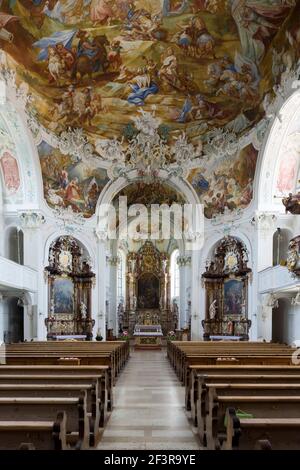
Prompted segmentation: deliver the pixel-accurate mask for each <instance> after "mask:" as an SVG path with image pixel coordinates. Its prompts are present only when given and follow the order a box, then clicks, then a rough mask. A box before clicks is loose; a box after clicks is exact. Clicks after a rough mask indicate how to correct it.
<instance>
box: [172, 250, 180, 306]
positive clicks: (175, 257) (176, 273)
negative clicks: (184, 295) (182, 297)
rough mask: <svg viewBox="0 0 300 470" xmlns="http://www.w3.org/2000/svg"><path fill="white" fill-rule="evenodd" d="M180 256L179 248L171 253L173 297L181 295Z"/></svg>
mask: <svg viewBox="0 0 300 470" xmlns="http://www.w3.org/2000/svg"><path fill="white" fill-rule="evenodd" d="M178 256H179V250H174V251H173V253H172V254H171V266H170V276H171V298H172V299H174V298H175V297H179V291H180V289H179V284H180V281H179V266H178V263H177V260H178Z"/></svg>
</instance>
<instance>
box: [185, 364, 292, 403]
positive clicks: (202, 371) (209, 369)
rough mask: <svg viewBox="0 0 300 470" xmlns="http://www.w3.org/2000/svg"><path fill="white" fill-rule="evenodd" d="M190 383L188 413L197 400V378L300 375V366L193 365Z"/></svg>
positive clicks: (188, 385)
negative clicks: (204, 376)
mask: <svg viewBox="0 0 300 470" xmlns="http://www.w3.org/2000/svg"><path fill="white" fill-rule="evenodd" d="M189 370H190V372H189V381H188V383H186V385H185V407H186V409H187V410H188V411H190V410H191V408H192V403H193V402H194V403H195V401H196V400H197V385H198V383H197V376H198V375H200V376H202V375H211V374H218V375H227V376H228V375H244V374H247V375H250V374H251V375H260V374H262V375H270V374H271V375H273V374H277V375H282V374H288V375H300V366H296V365H281V366H279V365H273V364H272V365H266V364H265V365H260V364H259V365H255V364H249V365H247V364H246V365H242V366H241V365H233V364H231V365H225V364H224V365H217V366H207V365H192V366H190V367H189Z"/></svg>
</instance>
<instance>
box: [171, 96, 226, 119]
mask: <svg viewBox="0 0 300 470" xmlns="http://www.w3.org/2000/svg"><path fill="white" fill-rule="evenodd" d="M225 116H226V110H224V109H223V108H222V107H221V106H220V105H219V104H218V103H212V102H210V101H208V100H206V99H205V98H204V97H203V96H202V95H200V94H199V95H196V96H195V97H192V98H187V99H186V100H185V103H184V105H183V108H182V110H181V112H180V114H179V116H178V118H177V121H178V122H188V121H197V120H208V122H209V121H213V120H214V119H223V118H224V117H225Z"/></svg>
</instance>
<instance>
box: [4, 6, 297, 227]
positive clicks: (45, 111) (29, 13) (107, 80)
mask: <svg viewBox="0 0 300 470" xmlns="http://www.w3.org/2000/svg"><path fill="white" fill-rule="evenodd" d="M0 9H1V13H0V47H1V49H3V50H4V51H5V52H6V53H7V63H6V66H7V67H9V68H13V69H15V70H16V72H17V77H18V79H19V80H21V81H24V82H26V83H27V84H28V86H29V90H30V92H31V93H32V96H33V99H32V101H31V103H29V105H28V106H29V109H30V112H31V113H33V114H34V115H35V116H37V118H38V121H39V122H40V124H41V125H42V126H43V127H44V128H45V129H46V130H47V131H48V132H49V133H50V134H52V135H55V136H57V137H58V136H60V135H61V133H62V132H64V131H65V130H66V129H67V128H70V127H71V128H81V129H83V132H84V135H85V136H86V137H87V139H88V140H89V142H91V143H92V144H93V145H94V146H95V148H97V142H99V139H100V140H101V139H103V140H107V139H119V141H120V142H121V144H122V145H125V146H126V145H127V142H128V141H130V138H131V133H132V132H134V124H133V123H134V120H135V119H136V117H137V116H138V115H139V113H140V110H141V109H143V111H144V112H149V113H154V112H155V118H156V119H157V120H158V121H159V122H160V130H161V135H163V138H164V141H165V142H166V143H167V144H168V145H169V146H172V145H174V143H175V142H176V139H178V138H179V137H180V135H182V133H184V135H185V136H186V139H187V140H188V142H190V143H191V144H193V145H194V146H195V147H196V146H198V147H199V142H200V143H201V146H202V147H203V155H204V153H207V152H205V149H206V148H205V145H206V144H207V142H208V141H209V136H210V135H211V133H214V132H216V129H217V130H218V129H222V130H223V131H224V130H225V131H228V132H232V133H234V135H235V136H240V135H243V134H244V133H246V132H248V131H249V129H251V128H253V126H255V125H256V124H257V123H258V122H259V120H260V119H262V118H263V116H264V114H265V104H266V99H268V100H270V99H271V98H272V95H273V94H274V90H275V87H276V86H277V85H278V84H279V83H280V80H281V77H282V74H284V73H287V71H288V70H289V69H291V68H292V67H293V65H294V64H295V63H296V62H297V61H298V58H299V55H300V24H299V17H300V2H299V1H296V0H252V1H250V0H218V1H216V0H151V1H150V0H135V1H129V0H47V1H46V0H7V1H3V2H2V5H1V8H0ZM9 35H11V36H9ZM46 140H47V139H46ZM49 142H50V141H49ZM50 147H51V146H49V145H48V144H47V142H42V143H40V145H39V148H38V151H39V156H40V161H41V166H42V173H43V181H44V189H45V191H44V192H45V197H46V200H47V202H48V203H49V204H50V205H51V206H55V205H57V204H58V205H65V206H68V205H70V204H71V205H72V208H73V209H74V210H75V211H81V212H83V213H84V215H85V216H86V217H88V216H90V215H92V213H93V211H94V209H95V205H96V202H95V201H96V199H97V197H98V195H99V191H101V189H102V188H103V185H104V184H105V182H107V174H106V172H105V171H104V170H101V169H100V170H99V168H100V167H103V166H104V167H105V162H104V164H103V160H105V158H104V159H103V155H102V156H100V155H99V161H98V169H97V168H96V167H95V166H97V165H95V163H94V162H93V164H91V168H88V167H89V163H88V162H85V163H84V165H83V164H80V162H77V163H76V164H74V161H72V158H71V157H70V158H68V157H66V155H63V154H62V153H60V151H59V150H58V149H54V148H50ZM257 153H258V152H257V150H256V149H255V148H254V147H253V146H252V145H249V142H248V143H247V144H246V145H245V148H244V149H242V150H241V149H239V151H238V152H235V154H234V156H231V160H230V163H228V161H227V160H224V159H223V160H222V159H221V160H220V161H214V163H213V164H212V163H211V162H209V161H208V159H207V158H203V159H201V156H200V158H199V162H198V164H197V165H196V166H195V165H193V168H191V170H190V172H188V173H187V180H188V181H189V182H190V183H191V184H192V186H193V187H194V189H195V190H196V192H197V194H198V195H199V196H200V199H201V201H202V202H204V204H205V208H206V209H205V214H206V216H207V217H208V218H211V217H213V216H214V215H215V214H217V213H222V212H224V210H225V209H226V208H227V209H229V210H234V209H236V208H245V207H247V205H248V204H249V203H250V202H251V199H252V192H253V188H252V186H253V180H254V175H255V167H256V159H257ZM51 164H52V165H54V166H55V168H56V170H55V171H52V170H51V169H50V168H51ZM83 166H84V169H83ZM63 171H64V172H66V173H67V176H66V177H67V179H68V185H69V184H70V181H73V185H76V184H77V185H81V189H80V191H81V192H80V191H79V190H78V191H79V192H80V194H79V192H78V194H76V191H77V189H76V190H75V189H74V191H73V193H72V191H69V193H68V194H69V195H68V196H67V191H66V187H65V188H64V187H62V185H64V184H65V183H62V179H63V178H62V172H63ZM74 178H77V179H76V181H75V183H74ZM91 182H93V184H94V187H93V194H91V196H90V197H89V195H88V194H89V192H90V191H91V188H90V185H91V184H92V183H91ZM70 190H71V188H70ZM71 193H72V194H73V195H75V194H76V198H75V199H74V198H73V197H71V196H72V194H71ZM70 195H71V196H70ZM70 197H71V199H72V201H70Z"/></svg>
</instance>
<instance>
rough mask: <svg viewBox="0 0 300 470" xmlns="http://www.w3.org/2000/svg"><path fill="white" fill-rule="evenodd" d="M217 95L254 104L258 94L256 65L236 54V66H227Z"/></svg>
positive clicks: (221, 77)
mask: <svg viewBox="0 0 300 470" xmlns="http://www.w3.org/2000/svg"><path fill="white" fill-rule="evenodd" d="M219 80H220V83H222V85H221V86H220V87H219V89H218V91H217V92H216V95H217V96H218V95H222V94H224V95H227V96H230V97H233V98H237V99H240V100H242V101H247V102H250V103H251V104H252V105H253V106H254V105H255V102H256V101H257V99H259V95H258V85H259V80H260V79H259V74H258V70H257V67H256V65H255V64H254V62H252V61H251V60H249V59H247V58H245V57H243V56H241V55H240V54H236V56H235V63H234V67H230V68H226V69H225V70H224V71H223V73H222V75H221V76H220V79H219Z"/></svg>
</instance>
